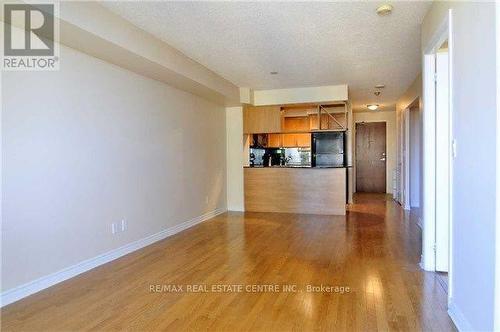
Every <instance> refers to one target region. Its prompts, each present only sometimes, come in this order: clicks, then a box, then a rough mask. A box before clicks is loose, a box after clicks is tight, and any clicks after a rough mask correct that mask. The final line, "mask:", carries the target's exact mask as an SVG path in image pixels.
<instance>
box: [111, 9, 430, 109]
mask: <svg viewBox="0 0 500 332" xmlns="http://www.w3.org/2000/svg"><path fill="white" fill-rule="evenodd" d="M392 4H393V6H394V11H393V13H392V14H391V15H389V16H385V17H379V16H377V15H376V13H375V9H376V8H377V6H378V5H380V2H329V3H325V2H308V3H303V2H302V3H298V2H253V3H250V2H143V1H141V2H106V3H103V5H104V6H106V7H107V8H109V9H110V10H112V11H113V12H115V13H116V14H118V15H120V16H122V17H124V18H125V19H127V20H129V21H130V22H132V23H133V24H135V25H137V26H138V27H140V28H142V29H144V30H146V31H148V32H150V33H152V34H153V35H155V36H157V37H159V38H160V39H162V40H164V41H165V42H167V43H168V44H170V45H171V46H173V47H175V48H177V49H178V50H180V51H181V52H183V53H184V54H185V55H187V56H188V57H190V58H192V59H194V60H196V61H198V62H199V63H201V64H203V65H205V66H206V67H208V68H209V69H211V70H213V71H215V72H216V73H218V74H219V75H221V76H222V77H224V78H226V79H228V80H230V81H231V82H233V83H234V84H236V85H238V86H240V87H250V88H254V89H275V88H290V87H306V86H321V85H334V84H348V85H349V94H350V98H351V100H352V102H353V106H354V108H355V109H365V106H366V104H369V103H378V104H381V105H383V106H384V107H383V109H388V110H391V109H394V105H395V103H396V100H397V98H398V97H399V96H400V95H401V94H402V93H403V92H404V91H405V90H406V89H407V88H408V87H409V86H410V84H411V83H412V81H413V80H414V79H415V77H416V76H417V74H418V72H419V71H420V56H419V54H420V24H421V22H422V20H423V18H424V16H425V14H426V12H427V10H428V9H429V7H430V5H431V3H430V2H421V1H415V2H414V1H409V2H394V3H392ZM271 71H277V72H279V74H278V75H270V72H271ZM376 84H385V85H386V88H385V89H383V90H382V95H381V96H380V97H375V96H374V94H373V91H374V90H375V89H374V86H375V85H376Z"/></svg>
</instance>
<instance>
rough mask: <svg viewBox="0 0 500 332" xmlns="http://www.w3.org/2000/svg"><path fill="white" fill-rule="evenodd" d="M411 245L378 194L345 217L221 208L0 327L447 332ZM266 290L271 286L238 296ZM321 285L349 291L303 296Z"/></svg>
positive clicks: (431, 280)
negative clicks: (195, 288) (196, 288)
mask: <svg viewBox="0 0 500 332" xmlns="http://www.w3.org/2000/svg"><path fill="white" fill-rule="evenodd" d="M420 243H421V241H420V230H419V228H418V227H417V226H416V225H415V224H414V223H410V222H409V220H408V218H407V217H405V216H404V213H403V210H402V209H401V208H400V207H399V206H398V205H397V204H395V203H394V202H392V201H391V200H390V199H389V198H388V196H385V195H379V194H378V195H377V194H375V195H374V194H363V195H357V196H356V197H355V203H354V204H353V205H352V206H351V207H350V208H349V213H348V215H347V216H318V215H299V214H276V213H245V214H243V213H226V214H224V215H221V216H219V217H216V218H214V219H213V220H211V221H207V222H205V223H203V224H200V225H198V226H195V227H194V228H191V229H189V230H186V231H184V232H182V233H180V234H177V235H175V236H173V237H170V238H168V239H166V240H163V241H161V242H157V243H155V244H153V245H151V246H149V247H147V248H144V249H142V250H140V251H138V252H135V253H132V254H130V255H128V256H125V257H123V258H121V259H118V260H116V261H114V262H111V263H109V264H106V265H104V266H101V267H98V268H96V269H94V270H92V271H89V272H87V273H85V274H82V275H80V276H78V277H76V278H73V279H71V280H68V281H66V282H64V283H61V284H59V285H56V286H54V287H51V288H49V289H47V290H45V291H42V292H40V293H38V294H35V295H32V296H30V297H28V298H26V299H24V300H21V301H19V302H16V303H13V304H11V305H9V306H7V307H5V308H3V310H2V323H1V324H2V330H3V331H20V330H23V331H27V330H32V331H35V330H36V331H43V330H50V331H56V330H59V331H62V330H64V331H74V330H106V331H115V330H137V331H139V330H142V331H144V330H169V331H179V330H226V331H239V330H255V331H264V330H267V331H285V330H295V331H307V330H329V331H334V330H335V331H377V330H378V331H387V330H401V331H412V330H425V331H453V330H455V328H454V326H453V323H452V322H451V320H450V319H449V317H448V315H447V313H446V294H445V292H444V291H443V288H442V287H441V285H440V284H439V281H438V280H437V277H436V275H435V274H434V273H427V272H423V271H421V270H420V269H419V268H418V266H417V263H418V261H419V257H420ZM190 284H197V285H206V287H207V288H208V289H207V290H208V292H201V293H194V292H188V291H187V288H186V287H187V285H190ZM264 284H270V285H274V284H278V285H279V290H280V291H279V292H271V291H269V289H268V292H261V293H259V292H247V290H251V289H247V287H251V286H252V285H264ZM321 284H323V285H331V286H338V287H349V291H348V292H347V289H344V292H343V293H342V292H340V288H337V289H336V290H337V292H334V291H335V289H332V290H331V291H330V292H308V291H307V285H318V286H319V285H321ZM151 285H153V287H155V286H154V285H160V287H161V285H181V286H183V289H182V291H180V292H172V291H173V289H172V288H171V289H170V291H171V292H166V291H164V292H152V291H151V290H150V287H151ZM213 285H216V286H214V287H217V285H242V286H241V287H243V291H242V292H225V293H219V292H214V291H213V290H212V288H211V287H212V286H213ZM283 285H297V291H296V292H292V291H289V292H286V291H283V288H282V287H283ZM220 287H222V286H220ZM237 287H238V286H233V290H235V289H237Z"/></svg>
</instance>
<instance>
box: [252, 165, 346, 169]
mask: <svg viewBox="0 0 500 332" xmlns="http://www.w3.org/2000/svg"><path fill="white" fill-rule="evenodd" d="M349 167H351V166H319V167H318V166H316V167H312V166H305V165H304V166H303V165H297V166H295V165H286V166H266V167H264V166H243V168H311V169H324V168H349Z"/></svg>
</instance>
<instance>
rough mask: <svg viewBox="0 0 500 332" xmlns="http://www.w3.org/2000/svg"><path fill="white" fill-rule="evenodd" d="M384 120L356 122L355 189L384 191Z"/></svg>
mask: <svg viewBox="0 0 500 332" xmlns="http://www.w3.org/2000/svg"><path fill="white" fill-rule="evenodd" d="M385 127H386V126H385V122H363V123H356V191H358V192H371V193H385V188H386V187H385V186H386V162H387V154H386V143H385V142H386V140H385V138H386V128H385Z"/></svg>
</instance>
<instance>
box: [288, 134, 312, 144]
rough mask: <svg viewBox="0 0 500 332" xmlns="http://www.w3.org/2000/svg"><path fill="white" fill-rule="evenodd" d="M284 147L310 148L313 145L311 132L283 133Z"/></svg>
mask: <svg viewBox="0 0 500 332" xmlns="http://www.w3.org/2000/svg"><path fill="white" fill-rule="evenodd" d="M282 137H283V141H282V143H283V147H284V148H310V147H311V134H310V133H303V134H283V135H282Z"/></svg>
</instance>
